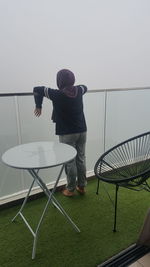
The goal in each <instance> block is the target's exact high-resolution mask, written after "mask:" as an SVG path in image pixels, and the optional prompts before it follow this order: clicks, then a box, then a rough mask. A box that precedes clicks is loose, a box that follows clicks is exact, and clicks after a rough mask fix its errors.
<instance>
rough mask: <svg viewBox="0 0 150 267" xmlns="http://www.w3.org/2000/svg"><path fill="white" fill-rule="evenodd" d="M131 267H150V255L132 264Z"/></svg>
mask: <svg viewBox="0 0 150 267" xmlns="http://www.w3.org/2000/svg"><path fill="white" fill-rule="evenodd" d="M129 267H150V253H148V254H146V255H145V256H144V257H142V258H141V259H139V260H138V261H136V262H135V263H132V264H131V265H130V266H129Z"/></svg>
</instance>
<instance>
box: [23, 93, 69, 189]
mask: <svg viewBox="0 0 150 267" xmlns="http://www.w3.org/2000/svg"><path fill="white" fill-rule="evenodd" d="M18 107H19V121H20V132H21V143H28V142H36V141H58V140H59V139H58V136H56V135H55V124H54V123H53V122H52V120H51V114H52V102H51V101H50V100H48V99H47V98H44V100H43V108H42V115H41V116H40V117H38V118H37V117H35V116H34V108H35V103H34V98H33V97H32V96H25V97H18ZM58 172H59V167H57V168H51V169H45V170H40V174H41V177H42V178H43V180H44V181H45V182H46V183H50V182H53V181H55V179H56V177H57V174H58ZM23 176H24V189H27V188H28V187H29V186H30V184H31V177H30V175H29V174H28V173H27V172H23ZM64 177H65V174H64V173H63V174H62V178H64ZM35 186H37V184H35Z"/></svg>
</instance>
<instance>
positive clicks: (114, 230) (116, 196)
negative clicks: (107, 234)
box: [113, 184, 119, 232]
mask: <svg viewBox="0 0 150 267" xmlns="http://www.w3.org/2000/svg"><path fill="white" fill-rule="evenodd" d="M118 189H119V185H118V184H116V192H115V216H114V229H113V232H116V222H117V201H118Z"/></svg>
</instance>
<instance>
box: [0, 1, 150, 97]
mask: <svg viewBox="0 0 150 267" xmlns="http://www.w3.org/2000/svg"><path fill="white" fill-rule="evenodd" d="M149 14H150V1H148V0H0V35H1V41H0V76H1V79H0V92H30V91H32V88H33V87H34V86H36V85H46V86H51V87H52V88H55V87H56V81H55V77H56V73H57V71H58V70H60V69H62V68H69V69H71V70H72V71H73V72H74V73H75V75H76V83H77V84H79V83H82V84H86V85H87V86H88V88H89V89H91V90H92V89H103V88H124V87H137V86H138V87H139V86H141V87H142V86H149V85H150V75H149V69H150V53H149V49H150V16H149Z"/></svg>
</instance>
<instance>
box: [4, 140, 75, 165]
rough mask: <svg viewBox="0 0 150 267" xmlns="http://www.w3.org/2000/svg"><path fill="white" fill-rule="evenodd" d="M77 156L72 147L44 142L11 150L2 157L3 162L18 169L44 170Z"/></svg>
mask: <svg viewBox="0 0 150 267" xmlns="http://www.w3.org/2000/svg"><path fill="white" fill-rule="evenodd" d="M76 154H77V152H76V149H75V148H74V147H72V146H70V145H67V144H63V143H58V142H45V141H43V142H33V143H27V144H22V145H18V146H15V147H13V148H10V149H9V150H7V151H6V152H5V153H4V154H3V155H2V161H3V162H4V163H5V164H6V165H8V166H10V167H13V168H17V169H44V168H50V167H55V166H58V165H62V164H64V163H67V162H68V161H70V160H72V159H74V158H75V157H76Z"/></svg>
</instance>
